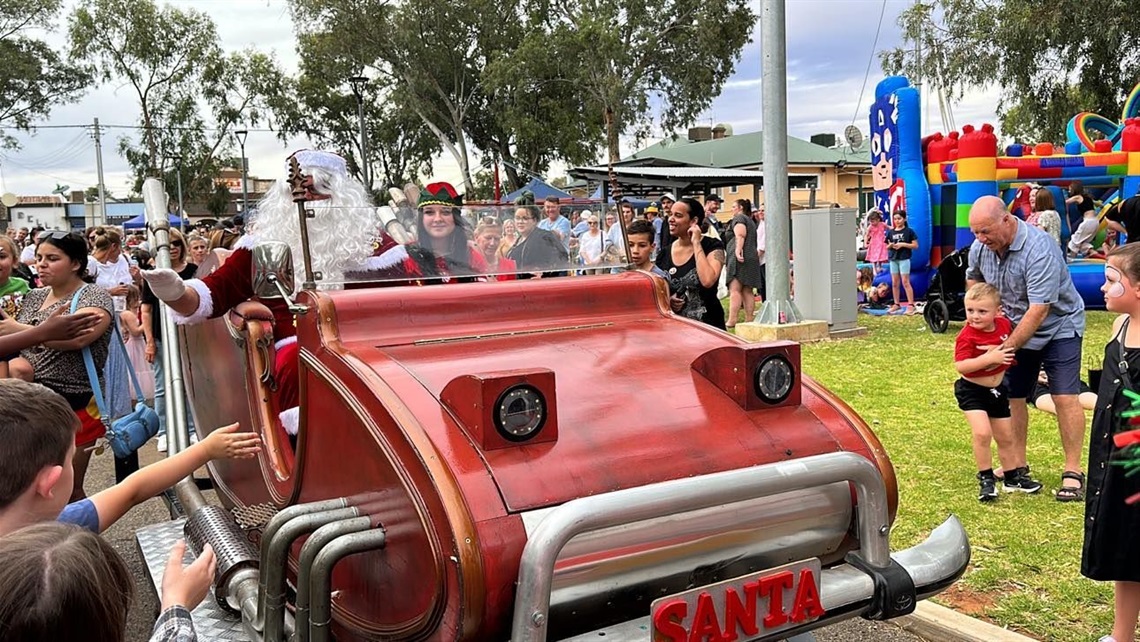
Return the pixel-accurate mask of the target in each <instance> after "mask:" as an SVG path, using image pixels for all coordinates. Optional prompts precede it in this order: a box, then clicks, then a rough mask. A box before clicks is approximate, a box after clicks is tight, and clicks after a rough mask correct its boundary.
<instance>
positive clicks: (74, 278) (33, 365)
mask: <svg viewBox="0 0 1140 642" xmlns="http://www.w3.org/2000/svg"><path fill="white" fill-rule="evenodd" d="M36 269H37V271H38V272H39V275H40V282H41V283H43V287H40V288H36V289H34V290H31V291H29V292H28V293H27V294H26V295H24V300H23V302H22V305H21V308H20V313H19V315H18V316H17V317H16V320H15V321H12V320H8V321H4V322H3V324H2V328H3V329H2V332H3V333H4V334H10V333H12V332H19V331H21V330H26V329H28V328H30V327H32V326H37V325H39V324H41V323H43V322H44V320H45V319H47V318H48V317H50V316H52V315H53V314H56V313H57V312H60V311H61V310H62V311H64V312H66V311H67V310H69V309H70V308H71V301H72V298H73V297H75V295H76V293H78V294H79V299H78V304H77V305H76V312H80V313H90V314H97V315H98V316H99V322H98V324H97V325H96V326H95V328H94V331H93V332H91V333H89V334H85V335H83V336H80V337H78V338H75V339H71V340H69V341H53V342H50V343H45V344H43V345H39V346H34V347H31V348H28V349H26V350H23V351H22V352H21V353H20V356H21V358H19V359H13V360H12V361H11V362H10V367H11V371H12V376H15V377H19V378H21V379H25V380H27V381H34V382H35V383H40V384H43V385H45V386H47V387H48V388H51V389H52V390H54V391H55V392H57V393H59V394H60V395H61V396H62V397H63V398H64V399H66V400H67V403H68V404H69V405H70V406H71V410H72V411H74V412H75V414H76V416H78V417H79V421H80V424H81V427H80V429H79V432H78V433H76V436H75V445H76V447H77V450H76V453H75V459H74V460H73V464H74V469H75V488H74V490H72V492H71V501H73V502H74V501H79V500H80V499H83V498H84V497H85V494H84V492H83V478H84V477H85V476H86V474H87V463H88V461H89V460H90V459H91V451H90V450H89V448H90V447H91V446H93V445H94V444H95V440H96V439H98V438H99V437H101V436H103V432H104V427H103V423H102V421H100V418H99V411H98V409H97V408H96V406H95V401H94V399H93V398H92V395H93V394H94V393H93V392H92V390H91V381H90V379H89V378H88V377H87V368H86V366H84V364H83V348H85V347H86V348H90V349H91V356H92V358H93V359H94V361H95V372H96V373H97V375H98V376H99V377H100V378H102V376H103V366H104V365H105V364H106V362H107V352H108V350H107V346H108V345H109V343H110V339H111V319H112V317H113V316H114V311H115V309H114V303H112V301H111V295H109V294H107V292H106V290H104V289H103V288H100V287H97V286H95V285H89V284H88V283H86V282H85V281H84V278H85V277H87V241H86V239H84V238H83V236H82V235H80V234H77V233H75V232H62V231H55V232H52V231H48V232H43V233H41V234H40V237H39V245H38V246H37V247H36ZM99 383H100V385H105V383H106V382H104V381H100V382H99Z"/></svg>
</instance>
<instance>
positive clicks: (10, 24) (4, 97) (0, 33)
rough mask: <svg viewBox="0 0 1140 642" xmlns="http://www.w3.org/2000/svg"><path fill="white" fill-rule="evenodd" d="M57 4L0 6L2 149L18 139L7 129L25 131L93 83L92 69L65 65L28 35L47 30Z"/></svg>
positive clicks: (49, 0) (27, 1) (32, 0)
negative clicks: (8, 132)
mask: <svg viewBox="0 0 1140 642" xmlns="http://www.w3.org/2000/svg"><path fill="white" fill-rule="evenodd" d="M60 5H61V0H18V1H12V0H8V1H5V2H0V69H3V70H4V73H3V74H0V147H3V148H8V149H12V148H15V147H16V146H17V143H16V140H15V139H14V138H12V137H11V136H10V135H8V134H6V133H4V132H5V130H8V129H17V130H24V131H27V130H28V129H29V128H31V127H32V123H33V122H34V121H35V120H36V119H38V118H44V117H46V116H47V115H48V114H49V113H50V112H51V109H52V108H53V107H55V106H56V105H60V104H63V103H70V102H75V101H76V100H78V99H79V98H80V96H82V95H83V94H82V92H83V90H84V89H86V88H87V86H88V85H90V84H91V80H92V76H91V70H90V69H89V68H88V67H86V66H84V65H76V64H68V63H67V62H65V61H64V59H63V57H62V56H61V55H60V54H59V53H58V52H56V51H55V50H54V49H52V48H51V47H49V46H48V45H47V43H45V42H43V41H42V40H37V39H36V38H34V37H32V36H30V35H28V34H29V33H32V32H35V31H37V30H44V29H50V28H51V26H52V22H53V21H54V19H55V18H56V16H57V15H58V14H59V8H60Z"/></svg>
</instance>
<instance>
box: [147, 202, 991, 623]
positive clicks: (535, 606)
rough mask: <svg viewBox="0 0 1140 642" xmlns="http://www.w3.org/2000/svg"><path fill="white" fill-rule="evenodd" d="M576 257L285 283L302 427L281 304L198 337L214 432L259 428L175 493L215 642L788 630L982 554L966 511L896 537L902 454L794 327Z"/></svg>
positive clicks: (870, 613) (191, 376)
mask: <svg viewBox="0 0 1140 642" xmlns="http://www.w3.org/2000/svg"><path fill="white" fill-rule="evenodd" d="M471 215H472V216H473V217H479V218H481V217H484V216H501V215H502V213H501V212H494V211H484V212H472V213H471ZM507 215H508V216H509V212H508V213H507ZM255 254H256V256H255V261H254V263H255V266H254V270H255V272H256V274H255V280H256V281H258V282H259V283H261V284H263V286H264V288H265V289H264V290H263V294H265V295H266V296H271V295H272V294H273V293H274V292H275V291H277V292H280V291H281V290H284V292H292V284H291V283H290V282H289V281H290V274H289V271H290V270H289V267H288V265H287V263H286V262H285V261H284V260H283V259H284V255H287V251H283V250H282V248H281V247H265V248H258V249H257V251H256V252H255ZM554 267H557V268H558V269H560V270H562V271H564V272H567V273H568V274H567V275H566V276H563V277H559V278H541V279H533V278H532V279H522V280H504V281H497V280H495V279H494V278H490V279H486V280H484V279H482V278H480V279H478V280H477V281H476V282H470V283H448V284H446V285H427V286H419V287H416V286H404V287H392V286H393V285H395V284H393V283H377V282H374V281H372V280H370V278H369V277H368V275H364V276H363V277H362V278H361V279H360V280H359V281H358V282H353V283H342V284H321V287H319V288H313V289H304V290H302V291H301V292H300V293H299V294H298V295H296V296H295V298H294V297H290V299H291V300H290V301H289V304H290V305H292V306H293V308H292V309H293V310H294V311H295V313H296V325H297V335H298V341H299V345H300V391H301V392H300V397H301V406H300V427H299V432H298V435H297V437H296V438H295V440H294V439H292V438H291V437H290V435H288V434H287V433H286V432H285V430H284V428H283V427H282V424H281V422H280V421H279V419H278V415H279V413H280V412H281V411H282V410H284V409H283V408H279V407H277V405H276V402H275V394H274V388H275V386H276V383H277V382H275V381H274V380H273V376H272V368H271V364H273V362H274V353H273V351H274V339H273V326H272V323H271V321H270V320H271V319H272V315H271V314H269V312H268V310H265V309H264V308H263V307H262V306H261V304H259V303H253V302H251V303H247V304H243V306H240V308H241V309H238V310H235V311H233V312H231V313H230V314H228V315H226V316H225V317H223V318H220V319H216V320H214V321H211V322H208V323H204V324H201V325H197V326H188V327H184V328H183V329H182V336H181V354H182V359H183V370H182V373H183V379H184V384H185V389H186V392H187V398H188V400H189V403H190V406H191V408H192V410H193V415H194V419H195V425H196V426H198V427H199V428H198V429H199V430H202V429H203V427H213V426H221V425H225V424H228V423H231V422H234V421H238V422H241V424H242V425H243V426H251V427H252V428H253V429H255V430H257V431H259V432H260V433H261V435H262V436H263V439H264V442H265V448H264V449H263V452H262V453H261V454H260V455H259V457H258V458H257V459H255V460H246V461H238V460H234V461H220V462H216V463H214V464H212V465H211V466H210V473H211V477H212V478H213V482H214V486H215V488H216V490H217V495H218V497H219V498H220V499H221V502H222V504H223V506H211V505H207V504H203V503H202V502H201V501H200V498H198V497H196V496H195V495H194V493H193V492H192V491H189V490H187V489H186V488H184V487H183V488H181V490H182V492H180V498H181V499H182V500H183V504H184V505H185V508H186V510H187V512H188V513H189V516H188V519H187V521H186V531H187V535H188V537H189V539H190V540H191V541H192V543H195V544H197V545H198V546H201V545H202V544H204V543H205V542H206V541H209V542H211V543H213V546H214V548H215V550H217V551H219V565H218V577H217V583H216V586H217V601H218V602H219V603H220V604H222V605H223V606H225V607H227V608H228V609H230V610H231V611H232V615H230V616H229V619H228V620H225V621H224V622H222V623H221V624H218V622H213V621H212V622H210V623H209V624H206V625H204V624H203V620H201V619H199V620H198V627H199V634H200V635H201V636H202V637H204V638H207V639H208V638H209V637H211V636H210V633H209V629H210V627H213V626H226V627H230V629H229V630H231V631H238V632H240V633H239V634H238V637H244V638H246V639H256V640H272V641H274V642H277V641H278V640H284V639H287V638H290V636H292V639H297V640H329V639H337V640H379V639H384V640H506V639H512V640H515V641H519V640H554V639H582V640H585V639H587V637H588V638H589V639H598V638H599V637H600V635H602V634H604V635H605V636H606V639H615V638H616V639H621V640H624V639H637V640H643V641H644V640H650V639H652V640H705V639H707V640H726V641H727V640H770V639H771V640H774V639H782V638H786V637H789V636H793V635H796V634H798V633H802V632H805V631H809V630H811V629H814V628H817V627H821V626H825V625H826V624H828V623H832V622H835V621H838V620H842V619H845V618H851V617H856V616H863V617H868V618H874V619H886V618H891V617H895V616H897V615H902V614H906V613H909V612H910V611H911V610H913V608H914V606H915V603H916V601H917V600H921V599H924V598H926V597H929V596H931V595H933V594H935V593H937V592H939V591H941V590H942V589H944V588H946V587H947V586H949V585H950V584H951V583H953V582H954V581H955V580H956V579H957V578H958V577H959V576H960V575H961V573H962V572H963V571H964V570H965V568H966V564H967V563H968V561H969V555H970V552H969V546H968V543H967V540H966V535H965V532H964V531H963V529H962V526H961V524H960V523H959V522H958V521H957V519H955V518H954V517H950V518H949V519H947V521H946V522H945V523H943V524H942V525H940V526H937V527H936V528H934V530H933V531H932V532H931V534H930V536H929V537H928V538H927V539H926V540H925V541H924V542H922V543H920V544H918V545H917V546H915V547H913V548H911V549H907V550H902V551H898V552H895V553H893V554H892V553H891V551H890V550H889V534H890V527H891V523H892V522H893V520H894V515H895V511H896V504H897V499H898V492H897V486H896V479H895V474H894V470H893V468H892V466H891V463H890V460H889V459H888V457H887V454H886V452H884V450H883V448H882V446H881V444H880V443H879V441H878V439H877V438H876V437H875V435H874V433H873V432H872V431H871V430H870V429H869V428H868V426H867V424H866V423H865V422H864V421H863V420H862V419H860V418H859V417H858V416H857V415H856V414H855V413H854V412H853V411H852V410H851V408H850V407H848V406H847V405H846V404H845V403H844V402H843V401H842V400H840V399H838V398H837V397H835V396H834V395H833V394H831V393H830V392H828V391H827V390H825V389H824V388H823V387H822V386H820V385H819V384H818V383H817V382H815V381H813V380H812V379H811V378H809V377H807V376H805V375H804V374H803V373H802V371H801V366H800V348H799V346H798V345H797V344H794V343H787V342H780V343H768V344H750V343H746V342H744V341H742V340H739V339H737V338H735V337H734V336H731V335H728V334H725V333H724V332H721V331H718V330H714V329H712V328H710V327H708V326H705V325H702V324H700V323H698V322H695V321H691V320H688V319H684V318H681V317H679V316H676V315H674V314H673V313H672V312H671V310H670V306H669V300H668V292H667V286H666V284H665V282H664V281H663V280H662V279H660V278H657V277H654V276H651V275H648V274H645V273H640V272H623V273H617V274H610V273H607V274H601V275H591V276H586V275H578V274H576V273H575V271H576V270H580V266H575V265H573V264H568V265H561V266H552V268H551V269H553V268H554ZM605 271H606V272H609V270H605ZM278 284H280V285H281V286H282V288H281V289H278V288H277V285H278ZM180 523H181V522H179V524H180ZM141 537H142V536H141V535H140V538H141ZM144 548H145V546H144ZM158 558H159V559H160V558H161V555H159V556H158ZM148 559H149V558H148ZM212 607H213V605H204V606H203V607H200V608H212ZM220 621H221V620H219V622H220ZM203 629H207V631H206V632H205V633H203Z"/></svg>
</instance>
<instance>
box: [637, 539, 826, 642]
mask: <svg viewBox="0 0 1140 642" xmlns="http://www.w3.org/2000/svg"><path fill="white" fill-rule="evenodd" d="M819 574H820V564H819V559H818V558H813V559H809V560H804V561H802V562H793V563H791V564H786V565H784V566H781V567H779V568H770V569H766V570H763V571H761V572H759V573H752V574H751V575H745V576H743V577H738V578H735V579H731V580H726V581H724V582H720V583H717V584H710V585H708V586H702V587H700V588H695V589H693V590H691V591H685V592H684V593H678V594H676V595H670V596H668V597H663V598H661V599H658V600H654V601H653V608H652V611H651V613H652V617H651V620H652V623H653V638H652V639H653V642H688V641H690V640H734V641H737V642H745V641H747V640H758V639H761V638H764V637H766V636H768V635H771V634H774V633H779V632H780V631H785V630H787V629H790V628H792V627H796V626H799V625H801V624H804V623H806V622H811V621H813V620H817V619H819V618H820V616H822V615H823V612H824V611H823V606H822V604H821V602H820V599H819Z"/></svg>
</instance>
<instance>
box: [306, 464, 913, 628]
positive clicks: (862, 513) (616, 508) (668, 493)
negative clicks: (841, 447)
mask: <svg viewBox="0 0 1140 642" xmlns="http://www.w3.org/2000/svg"><path fill="white" fill-rule="evenodd" d="M841 481H849V482H851V483H852V484H853V485H854V486H855V493H856V500H857V506H856V511H857V514H856V527H857V534H858V537H859V546H860V551H861V557H862V558H863V560H865V561H866V562H867V564H868V565H869V566H872V567H875V568H883V567H886V566H888V565H889V564H890V542H889V539H890V524H889V516H888V512H887V490H886V486H885V484H884V483H883V478H882V476H881V475H880V473H879V469H878V468H876V467H875V465H874V464H873V463H871V462H870V461H869V460H867V459H866V458H864V457H862V456H860V455H856V454H854V453H844V452H840V453H829V454H826V455H815V456H813V457H804V458H802V459H795V460H791V461H785V462H777V463H773V464H766V465H763V466H756V467H754V468H746V469H742V470H733V471H727V472H722V473H714V474H711V475H703V476H700V477H691V478H687V479H677V480H672V481H667V482H661V483H657V484H651V485H649V486H641V487H638V488H629V489H625V490H619V491H615V492H612V493H606V494H604V495H597V496H594V497H584V498H581V499H575V500H572V501H569V502H567V503H565V504H563V505H562V506H559V507H558V508H556V509H554V510H553V511H551V512H550V514H549V515H547V516H546V518H545V519H544V520H543V521H542V523H541V524H539V525H538V527H537V528H536V529H535V530H534V532H533V533H532V534H531V536H530V539H529V540H528V541H527V544H526V547H525V548H524V549H523V554H522V559H521V561H520V565H519V581H518V588H517V590H516V592H515V610H514V619H513V622H512V626H511V640H513V642H545V640H546V633H547V627H548V625H549V611H550V595H551V589H552V586H553V581H554V564H555V562H556V561H557V559H558V555H559V553H560V552H561V551H562V549H563V548H564V547H565V546H566V544H567V543H568V542H569V541H570V540H571V539H572V538H573V537H574V536H575V535H578V534H580V533H586V532H591V531H596V530H601V529H603V528H610V527H613V526H619V525H621V524H627V523H631V522H639V521H642V520H647V519H658V518H661V517H665V516H668V515H673V514H677V513H686V512H690V511H695V510H701V509H705V508H709V507H712V506H718V505H723V504H729V503H734V502H740V501H745V500H749V499H755V498H758V497H764V496H767V495H775V494H778V493H783V492H787V491H793V490H802V489H805V488H813V487H816V486H823V485H825V484H831V483H835V482H841ZM313 618H314V620H315V619H316V614H315V613H314V614H313Z"/></svg>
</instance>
